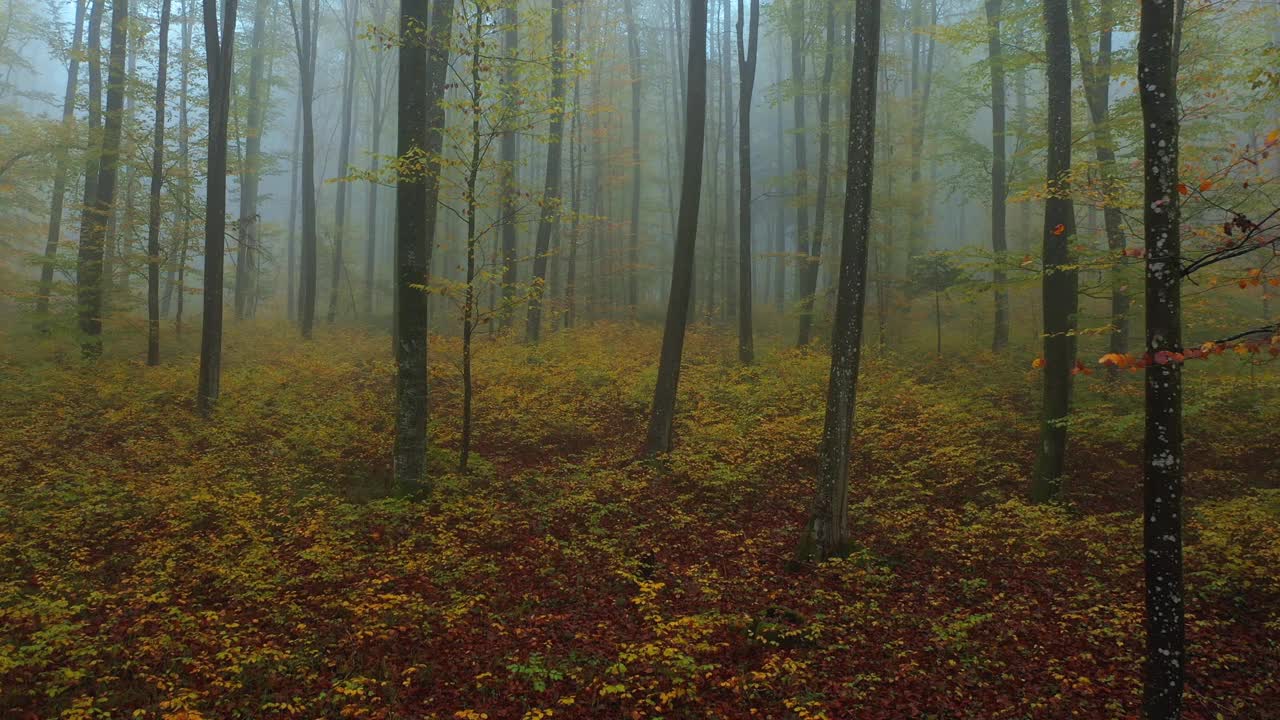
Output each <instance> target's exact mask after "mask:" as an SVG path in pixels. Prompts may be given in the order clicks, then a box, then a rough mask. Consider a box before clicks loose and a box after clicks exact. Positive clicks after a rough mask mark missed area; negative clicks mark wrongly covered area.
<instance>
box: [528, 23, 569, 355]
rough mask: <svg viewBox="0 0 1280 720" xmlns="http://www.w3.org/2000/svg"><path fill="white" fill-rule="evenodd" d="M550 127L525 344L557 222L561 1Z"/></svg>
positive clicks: (533, 339)
mask: <svg viewBox="0 0 1280 720" xmlns="http://www.w3.org/2000/svg"><path fill="white" fill-rule="evenodd" d="M551 105H552V110H551V127H550V130H549V132H548V136H547V175H546V182H545V184H544V185H543V190H542V213H541V216H540V217H539V219H538V236H537V243H536V245H535V247H534V254H533V284H534V287H533V294H532V296H531V297H530V298H529V316H528V321H527V325H526V326H525V340H526V341H527V342H530V343H537V342H538V339H539V337H540V336H541V329H542V296H543V289H544V285H545V284H546V279H547V256H548V254H549V251H550V250H551V232H552V225H553V224H557V223H559V221H560V157H561V155H560V141H561V139H562V136H563V135H564V0H551Z"/></svg>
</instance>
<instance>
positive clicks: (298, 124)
mask: <svg viewBox="0 0 1280 720" xmlns="http://www.w3.org/2000/svg"><path fill="white" fill-rule="evenodd" d="M297 104H298V109H297V112H296V113H295V114H294V117H295V118H296V121H295V122H294V123H293V154H292V155H290V157H289V168H290V170H289V240H288V248H287V251H286V256H287V257H286V259H285V262H286V263H287V264H288V268H287V270H286V272H285V274H286V275H287V276H288V281H287V283H288V284H287V285H286V286H285V290H286V292H287V293H288V298H287V299H286V300H285V307H286V308H287V310H286V312H287V314H288V318H289V322H296V321H297V320H298V291H297V287H298V281H297V277H296V275H297V267H298V255H297V231H298V195H299V194H300V192H301V187H300V186H299V185H298V156H299V155H301V154H302V96H301V95H299V96H298V103H297Z"/></svg>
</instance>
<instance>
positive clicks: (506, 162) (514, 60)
mask: <svg viewBox="0 0 1280 720" xmlns="http://www.w3.org/2000/svg"><path fill="white" fill-rule="evenodd" d="M510 2H511V4H510V5H509V6H508V7H507V9H506V28H505V32H504V33H503V39H502V51H503V53H505V54H506V62H505V63H504V65H503V68H502V92H503V93H505V94H506V100H507V105H508V112H514V111H515V106H516V104H517V103H519V102H520V96H519V94H518V93H517V91H516V82H517V80H516V78H517V73H516V67H517V65H518V64H519V63H518V60H519V54H520V25H519V23H518V17H517V10H516V0H510ZM579 14H580V13H579ZM574 92H575V93H576V92H577V85H576V84H575V85H574ZM501 153H502V154H501V159H502V165H503V170H502V173H503V174H502V214H503V216H505V217H506V218H507V221H506V222H504V223H503V225H502V312H501V313H499V318H500V320H499V322H500V323H501V325H502V328H503V329H507V328H510V327H511V320H512V314H513V313H512V310H513V309H514V307H515V295H516V282H517V280H518V275H517V272H516V261H517V257H516V224H515V223H514V222H511V220H510V218H511V217H512V216H514V215H515V212H516V210H515V203H516V129H515V127H514V126H512V127H507V128H505V129H504V131H503V133H502V151H501Z"/></svg>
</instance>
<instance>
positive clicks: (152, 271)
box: [147, 0, 170, 365]
mask: <svg viewBox="0 0 1280 720" xmlns="http://www.w3.org/2000/svg"><path fill="white" fill-rule="evenodd" d="M169 10H170V0H163V2H162V3H161V5H160V51H159V52H160V54H159V58H158V59H157V66H156V121H155V125H156V127H155V139H154V143H153V144H152V147H151V205H150V208H149V210H150V212H149V213H148V219H147V364H148V365H159V364H160V188H161V186H162V185H163V184H164V107H165V106H164V91H165V74H166V73H167V72H168V69H169Z"/></svg>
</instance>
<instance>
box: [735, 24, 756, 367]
mask: <svg viewBox="0 0 1280 720" xmlns="http://www.w3.org/2000/svg"><path fill="white" fill-rule="evenodd" d="M743 20H744V18H743V2H742V0H738V80H739V82H741V83H742V89H741V91H739V93H738V163H739V179H738V360H739V361H740V362H742V363H743V364H744V365H750V364H751V363H752V362H754V361H755V343H754V338H753V332H752V327H751V315H752V308H751V301H752V295H751V96H752V93H753V92H754V90H755V85H756V60H757V58H758V57H759V51H760V47H759V45H760V0H751V20H750V21H749V22H748V27H749V29H748V31H747V32H748V35H747V37H746V38H745V39H744V38H743V35H742V26H743Z"/></svg>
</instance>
